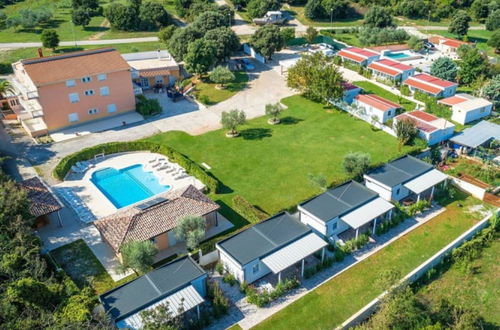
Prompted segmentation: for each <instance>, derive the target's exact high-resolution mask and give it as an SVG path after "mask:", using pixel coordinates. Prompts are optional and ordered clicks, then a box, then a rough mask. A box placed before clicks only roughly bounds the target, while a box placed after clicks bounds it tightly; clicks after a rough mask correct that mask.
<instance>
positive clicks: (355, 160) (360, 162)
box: [342, 152, 371, 179]
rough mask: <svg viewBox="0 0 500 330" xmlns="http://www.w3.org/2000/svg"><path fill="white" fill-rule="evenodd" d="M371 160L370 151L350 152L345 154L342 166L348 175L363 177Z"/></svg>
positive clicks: (357, 177)
mask: <svg viewBox="0 0 500 330" xmlns="http://www.w3.org/2000/svg"><path fill="white" fill-rule="evenodd" d="M370 162H371V157H370V154H368V153H365V152H349V153H348V154H347V155H345V157H344V160H343V162H342V166H343V167H344V171H345V172H346V173H347V174H348V175H350V176H352V177H354V178H356V179H361V178H362V176H363V174H365V172H366V171H367V170H368V168H369V167H370Z"/></svg>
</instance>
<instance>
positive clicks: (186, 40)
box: [167, 26, 203, 62]
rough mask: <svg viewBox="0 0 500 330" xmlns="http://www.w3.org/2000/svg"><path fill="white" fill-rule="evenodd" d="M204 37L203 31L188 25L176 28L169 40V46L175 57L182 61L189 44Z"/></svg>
mask: <svg viewBox="0 0 500 330" xmlns="http://www.w3.org/2000/svg"><path fill="white" fill-rule="evenodd" d="M201 37H203V33H202V32H201V31H198V30H197V29H193V28H191V26H188V27H186V28H183V29H176V30H175V31H174V33H173V34H172V37H170V39H169V40H168V43H167V48H168V50H169V51H170V54H172V56H173V57H175V59H176V60H177V61H178V62H180V61H183V60H184V56H186V53H187V51H188V45H190V44H191V43H192V42H193V41H195V40H197V39H199V38H201Z"/></svg>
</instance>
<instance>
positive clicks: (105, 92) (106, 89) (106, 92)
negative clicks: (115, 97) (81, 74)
mask: <svg viewBox="0 0 500 330" xmlns="http://www.w3.org/2000/svg"><path fill="white" fill-rule="evenodd" d="M100 90H101V96H108V95H109V87H108V86H104V87H101V88H100Z"/></svg>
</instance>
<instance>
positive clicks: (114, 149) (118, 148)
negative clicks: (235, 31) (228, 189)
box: [52, 141, 220, 193]
mask: <svg viewBox="0 0 500 330" xmlns="http://www.w3.org/2000/svg"><path fill="white" fill-rule="evenodd" d="M140 150H149V151H151V152H156V153H159V154H162V155H164V156H167V157H168V158H169V160H170V161H172V162H175V163H177V164H179V166H182V167H183V168H184V169H185V170H186V172H187V173H189V174H190V175H193V176H194V177H196V178H197V179H198V180H200V181H201V182H203V183H204V184H205V186H206V187H207V189H208V190H209V191H210V192H214V193H216V192H218V191H219V190H220V182H219V181H218V180H217V179H215V178H214V177H212V176H211V175H210V174H208V173H207V172H205V170H204V169H203V168H201V167H200V166H199V165H198V164H196V163H195V162H193V161H192V160H190V159H188V158H187V157H185V156H184V155H182V154H181V153H179V152H177V151H176V150H174V149H172V148H171V147H169V146H164V145H160V144H157V143H153V142H147V141H134V142H110V143H104V144H100V145H97V146H94V147H90V148H85V149H82V150H80V151H78V152H75V153H73V154H71V155H68V156H66V157H64V158H63V159H61V161H60V162H59V164H57V166H56V167H55V169H54V171H53V172H52V174H53V175H54V177H55V178H57V179H59V180H63V179H64V177H65V176H66V174H67V173H68V172H69V170H70V169H71V166H73V165H75V164H76V163H77V162H81V161H84V160H89V159H92V158H93V157H94V156H95V155H97V154H100V153H104V154H107V155H108V154H114V153H118V152H128V151H140Z"/></svg>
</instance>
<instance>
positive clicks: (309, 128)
mask: <svg viewBox="0 0 500 330" xmlns="http://www.w3.org/2000/svg"><path fill="white" fill-rule="evenodd" d="M282 103H283V104H285V105H286V106H287V107H288V109H287V110H285V111H284V112H283V114H282V123H281V124H279V125H274V126H273V125H269V124H268V123H267V119H268V118H267V117H265V116H264V117H260V118H256V119H253V120H250V121H248V123H247V124H246V125H244V126H242V127H241V128H240V129H239V131H240V132H241V136H240V137H238V138H235V139H228V138H226V137H225V130H217V131H212V132H208V133H206V134H203V135H199V136H190V135H188V134H186V133H184V132H167V133H163V134H158V135H155V136H153V137H150V138H148V139H147V140H151V141H154V142H157V143H160V144H161V143H164V144H166V145H169V146H171V147H173V148H174V149H176V150H178V151H179V152H181V153H183V154H185V155H186V156H188V157H189V158H190V159H192V160H193V161H195V162H197V163H198V164H201V163H203V162H204V163H206V164H208V165H209V166H210V167H211V168H212V169H211V173H212V174H213V175H214V176H215V177H216V178H218V179H219V180H220V181H221V182H222V183H223V184H224V185H225V186H227V187H229V188H227V189H226V191H224V192H223V193H221V194H218V195H212V196H210V197H212V198H213V199H214V200H216V201H218V202H222V203H225V204H227V205H231V204H232V202H231V199H232V197H233V196H234V194H236V193H237V194H240V195H242V196H243V197H244V198H245V199H247V200H248V201H249V202H250V203H252V204H254V205H257V206H258V207H260V208H261V209H262V210H264V211H265V212H267V213H268V214H273V213H276V212H278V211H280V210H282V209H285V208H288V207H292V206H295V205H297V203H299V202H301V201H303V200H305V199H307V198H309V197H312V196H314V195H317V194H319V193H320V191H319V189H317V188H315V187H314V186H312V185H311V183H310V181H309V179H308V174H309V173H312V174H319V173H322V174H324V175H325V176H326V178H327V180H328V182H340V181H343V180H345V179H346V174H345V173H344V170H343V168H342V159H343V157H344V156H345V155H346V154H347V153H349V152H350V151H354V150H355V151H362V152H367V153H369V154H370V155H371V159H372V162H373V163H382V162H386V161H388V160H390V159H392V158H395V157H397V156H400V155H403V154H406V153H408V152H409V151H411V150H412V149H414V147H404V148H403V149H402V150H401V151H398V141H397V139H396V138H394V137H392V136H390V135H389V134H386V133H384V132H382V131H374V130H372V129H371V127H370V125H369V124H368V123H366V122H364V121H362V120H360V119H356V118H353V117H351V116H350V115H349V114H347V113H345V112H343V111H339V110H330V111H325V109H324V108H323V106H322V105H320V104H318V103H314V102H311V101H308V100H306V99H305V98H303V97H301V96H292V97H289V98H285V99H283V100H282ZM270 196H272V198H269V197H270Z"/></svg>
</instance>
